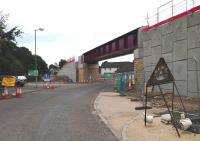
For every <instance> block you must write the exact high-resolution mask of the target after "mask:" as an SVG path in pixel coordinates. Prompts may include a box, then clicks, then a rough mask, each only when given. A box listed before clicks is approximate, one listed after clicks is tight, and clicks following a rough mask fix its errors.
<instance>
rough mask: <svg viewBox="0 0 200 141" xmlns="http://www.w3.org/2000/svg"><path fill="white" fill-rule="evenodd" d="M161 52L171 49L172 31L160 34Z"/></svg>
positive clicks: (170, 50)
mask: <svg viewBox="0 0 200 141" xmlns="http://www.w3.org/2000/svg"><path fill="white" fill-rule="evenodd" d="M161 46H162V53H169V52H172V51H173V33H170V34H166V35H163V36H162V45H161Z"/></svg>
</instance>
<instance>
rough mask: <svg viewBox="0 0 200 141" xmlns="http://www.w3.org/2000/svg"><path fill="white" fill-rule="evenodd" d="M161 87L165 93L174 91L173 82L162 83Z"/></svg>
mask: <svg viewBox="0 0 200 141" xmlns="http://www.w3.org/2000/svg"><path fill="white" fill-rule="evenodd" d="M161 89H162V91H163V93H167V92H168V93H172V92H173V83H168V84H163V85H161Z"/></svg>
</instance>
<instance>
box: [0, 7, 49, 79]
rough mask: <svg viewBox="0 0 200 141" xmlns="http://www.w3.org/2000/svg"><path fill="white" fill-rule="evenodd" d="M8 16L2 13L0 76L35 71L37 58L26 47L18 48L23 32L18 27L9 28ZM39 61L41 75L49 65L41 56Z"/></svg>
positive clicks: (0, 27)
mask: <svg viewBox="0 0 200 141" xmlns="http://www.w3.org/2000/svg"><path fill="white" fill-rule="evenodd" d="M8 16H9V15H3V12H1V11H0V74H4V75H24V74H27V72H28V70H33V69H35V56H34V55H32V53H31V52H30V51H29V50H28V49H27V48H26V47H18V46H17V42H16V38H17V37H20V36H21V34H22V33H23V32H22V31H21V30H20V29H18V27H16V26H15V27H13V28H10V29H8V28H7V27H8V26H7V24H6V21H7V19H8ZM37 59H38V70H39V74H44V73H45V72H47V64H46V62H45V61H44V60H43V59H42V58H41V57H40V56H37Z"/></svg>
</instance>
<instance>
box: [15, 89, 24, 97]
mask: <svg viewBox="0 0 200 141" xmlns="http://www.w3.org/2000/svg"><path fill="white" fill-rule="evenodd" d="M16 97H17V98H21V97H23V94H22V88H21V87H17V91H16Z"/></svg>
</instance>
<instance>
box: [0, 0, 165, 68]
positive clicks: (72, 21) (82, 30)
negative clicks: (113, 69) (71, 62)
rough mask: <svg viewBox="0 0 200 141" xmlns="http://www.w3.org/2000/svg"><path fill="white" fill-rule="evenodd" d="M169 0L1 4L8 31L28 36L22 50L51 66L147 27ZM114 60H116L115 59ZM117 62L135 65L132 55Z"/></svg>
mask: <svg viewBox="0 0 200 141" xmlns="http://www.w3.org/2000/svg"><path fill="white" fill-rule="evenodd" d="M167 1H169V0H16V1H15V0H0V3H1V8H0V11H3V14H9V19H8V21H7V24H8V25H9V26H8V27H13V26H18V27H19V29H21V30H22V31H23V32H24V33H23V34H22V37H21V38H18V39H17V42H18V46H20V47H21V46H25V47H27V48H28V49H29V50H30V51H31V52H32V53H33V54H34V47H35V44H34V43H35V42H34V39H35V38H34V30H36V29H38V28H44V31H37V32H36V33H37V34H36V39H37V44H36V45H37V54H38V55H40V56H41V57H42V58H43V59H44V60H45V61H46V62H47V64H48V65H50V64H54V63H55V62H59V61H60V59H66V60H67V59H68V58H70V57H73V56H75V57H78V56H80V55H81V54H83V53H84V52H86V51H89V50H91V49H93V48H95V47H97V46H99V45H101V44H103V43H105V42H108V41H110V40H112V39H114V38H116V37H118V36H121V35H123V34H125V33H127V32H129V31H131V30H134V29H136V28H138V27H141V26H144V25H146V23H147V22H146V20H145V18H146V17H147V12H148V15H153V14H155V13H156V10H157V7H158V6H160V5H162V4H163V3H165V2H167ZM113 60H114V59H113ZM114 61H133V55H128V56H125V57H122V58H118V60H117V59H116V60H114Z"/></svg>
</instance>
